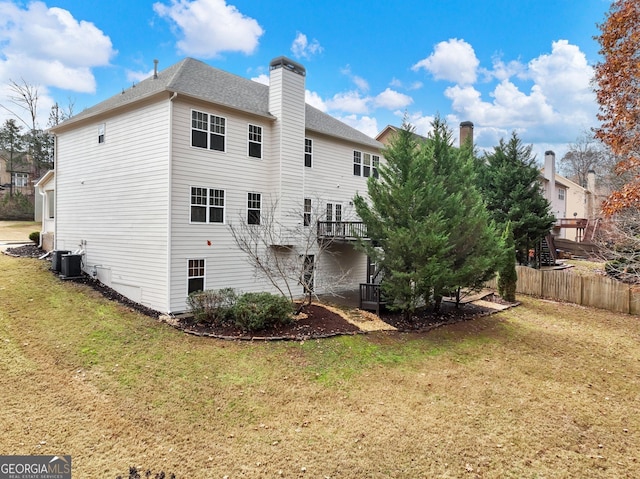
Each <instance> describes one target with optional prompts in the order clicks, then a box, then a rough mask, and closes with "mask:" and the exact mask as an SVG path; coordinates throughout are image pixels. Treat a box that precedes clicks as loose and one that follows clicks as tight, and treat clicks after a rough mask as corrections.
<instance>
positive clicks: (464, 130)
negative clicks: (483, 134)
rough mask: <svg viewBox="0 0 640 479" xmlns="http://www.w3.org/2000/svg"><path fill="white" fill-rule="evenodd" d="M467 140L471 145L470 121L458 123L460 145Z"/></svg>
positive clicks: (471, 123) (471, 124) (471, 128)
mask: <svg viewBox="0 0 640 479" xmlns="http://www.w3.org/2000/svg"><path fill="white" fill-rule="evenodd" d="M467 142H469V143H471V145H473V122H471V121H463V122H462V123H460V146H461V147H462V146H463V145H464V144H465V143H467Z"/></svg>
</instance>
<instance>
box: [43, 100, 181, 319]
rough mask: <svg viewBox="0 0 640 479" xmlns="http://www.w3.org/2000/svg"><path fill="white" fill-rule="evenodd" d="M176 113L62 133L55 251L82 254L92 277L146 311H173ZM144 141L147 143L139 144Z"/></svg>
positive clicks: (162, 108) (159, 108)
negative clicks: (102, 133)
mask: <svg viewBox="0 0 640 479" xmlns="http://www.w3.org/2000/svg"><path fill="white" fill-rule="evenodd" d="M169 109H170V103H169V102H168V101H167V100H165V101H160V102H157V103H147V104H146V105H141V106H140V107H139V108H138V109H137V110H135V111H129V112H123V113H120V114H118V115H117V116H113V117H111V118H109V120H108V123H109V140H108V141H105V142H104V143H102V144H99V143H98V142H97V141H96V125H95V123H93V124H87V125H86V126H78V127H76V129H74V130H73V131H70V132H61V133H59V135H58V137H57V140H56V143H57V158H56V203H57V218H56V223H57V230H56V240H55V241H56V248H57V249H67V250H71V251H75V250H78V249H80V248H82V249H83V250H84V251H85V255H84V258H83V263H84V269H85V271H90V270H91V268H92V267H93V266H94V265H98V266H99V267H98V268H97V271H98V279H100V280H101V281H102V282H104V283H105V284H107V286H110V287H111V288H113V289H115V290H116V291H119V292H121V293H123V294H126V295H127V296H128V297H130V298H131V299H133V300H134V301H137V302H139V303H141V304H143V305H145V306H148V307H151V308H153V309H156V310H159V311H167V310H168V303H167V282H166V279H167V261H166V260H167V248H168V243H167V241H168V231H167V218H168V210H169V203H168V202H169V195H167V194H166V193H165V192H166V190H167V186H168V184H169V183H168V181H169V177H168V172H169V163H168V158H169ZM141 138H144V139H145V141H140V139H141Z"/></svg>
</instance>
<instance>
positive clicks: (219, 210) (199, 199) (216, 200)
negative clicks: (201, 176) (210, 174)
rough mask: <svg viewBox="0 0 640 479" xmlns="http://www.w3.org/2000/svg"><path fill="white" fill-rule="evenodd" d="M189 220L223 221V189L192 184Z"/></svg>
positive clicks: (200, 221) (201, 221) (202, 221)
mask: <svg viewBox="0 0 640 479" xmlns="http://www.w3.org/2000/svg"><path fill="white" fill-rule="evenodd" d="M191 222H192V223H224V190H218V189H215V188H204V187H200V186H192V187H191Z"/></svg>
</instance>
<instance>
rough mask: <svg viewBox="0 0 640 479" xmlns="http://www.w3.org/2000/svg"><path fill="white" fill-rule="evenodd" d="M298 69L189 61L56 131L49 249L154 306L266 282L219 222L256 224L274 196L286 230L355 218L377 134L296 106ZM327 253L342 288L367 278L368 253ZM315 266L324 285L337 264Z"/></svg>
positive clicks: (176, 305) (340, 249) (285, 63)
mask: <svg viewBox="0 0 640 479" xmlns="http://www.w3.org/2000/svg"><path fill="white" fill-rule="evenodd" d="M305 75H306V71H305V69H304V67H303V66H302V65H299V64H297V63H295V62H293V61H291V60H289V59H287V58H284V57H279V58H276V59H275V60H273V61H272V62H271V64H270V85H269V86H266V85H263V84H261V83H257V82H254V81H251V80H247V79H244V78H241V77H238V76H235V75H232V74H230V73H227V72H224V71H221V70H218V69H215V68H212V67H210V66H208V65H206V64H204V63H202V62H200V61H197V60H194V59H191V58H186V59H184V60H182V61H180V62H179V63H177V64H175V65H172V66H171V67H169V68H167V69H166V70H164V71H161V72H157V71H156V72H155V73H154V75H153V76H152V77H151V78H148V79H146V80H144V81H142V82H140V83H139V84H137V85H135V86H134V87H132V88H129V89H127V90H124V91H122V93H119V94H117V95H115V96H113V97H111V98H109V99H107V100H105V101H104V102H102V103H100V104H98V105H96V106H94V107H92V108H89V109H87V110H85V111H83V112H82V113H80V114H78V115H76V116H75V117H73V118H71V119H69V120H67V121H65V122H63V123H61V124H60V125H57V126H55V127H53V128H52V129H51V132H52V133H53V134H54V135H55V137H56V159H55V160H56V163H55V164H56V169H55V223H56V226H55V249H57V250H72V251H73V250H80V251H81V254H82V263H83V266H82V268H83V270H84V271H85V272H88V273H90V274H93V275H94V276H96V277H97V278H98V279H99V280H100V281H102V282H103V283H105V284H106V285H107V286H110V287H111V288H113V289H115V290H116V291H118V292H120V293H122V294H124V295H125V296H127V297H128V298H130V299H132V300H134V301H136V302H138V303H140V304H143V305H145V306H148V307H150V308H153V309H156V310H158V311H161V312H169V313H178V312H182V311H185V310H186V298H187V295H188V294H189V293H190V292H191V291H195V290H198V289H218V288H224V287H233V288H236V289H238V290H240V291H268V290H270V287H269V286H268V285H267V283H266V281H264V280H262V279H261V278H259V277H257V276H256V272H255V270H254V269H253V268H252V267H250V266H249V265H248V263H247V262H246V260H245V258H244V257H243V255H242V254H241V253H240V251H239V250H238V249H237V246H236V244H235V243H234V240H233V239H232V236H231V234H230V231H229V228H228V225H229V224H230V223H237V222H241V221H242V222H245V223H249V224H253V223H258V222H261V221H263V218H264V216H265V212H266V209H268V208H270V205H272V204H274V202H277V207H276V210H275V215H276V217H277V218H279V219H280V220H281V221H282V222H283V223H286V224H289V225H296V224H299V223H300V222H301V221H303V218H304V223H305V224H306V223H307V213H308V212H309V210H310V209H312V208H313V209H316V210H318V209H319V210H321V211H323V212H326V218H325V219H327V220H330V221H333V222H334V223H340V224H343V223H344V222H346V221H348V220H351V219H357V218H355V212H354V209H353V205H352V201H351V200H352V198H353V197H354V195H355V193H356V192H359V193H360V194H366V191H367V186H366V183H367V177H368V176H372V175H374V174H375V172H376V167H377V165H378V162H379V161H380V148H381V146H382V145H381V144H380V143H379V142H377V141H375V140H374V139H372V138H370V137H368V136H366V135H365V134H363V133H361V132H359V131H357V130H355V129H353V128H351V127H349V126H347V125H346V124H344V123H342V122H340V121H338V120H336V119H335V118H333V117H331V116H329V115H327V114H325V113H323V112H321V111H319V110H317V109H315V108H313V107H311V106H309V105H307V104H305ZM292 212H295V214H292ZM303 212H304V213H305V214H304V215H303ZM308 228H314V230H313V231H315V228H316V224H315V222H313V223H312V224H309V226H308ZM288 241H289V239H286V238H283V239H282V240H281V241H277V242H278V243H281V244H280V245H279V244H274V245H273V246H272V247H273V248H274V249H275V250H277V249H278V247H279V246H281V245H283V244H288ZM332 248H334V250H335V251H336V252H337V253H339V254H340V260H339V261H340V263H341V264H340V266H341V267H342V268H344V269H346V270H349V271H350V273H349V275H348V281H349V286H350V287H353V288H356V287H357V284H359V283H361V282H366V279H367V278H366V274H367V257H366V255H365V254H364V253H361V252H359V251H357V250H356V249H355V248H354V247H353V243H350V242H348V241H346V239H345V241H344V242H336V243H335V244H334V245H333V246H332ZM306 259H307V258H305V260H306ZM308 259H309V260H311V261H313V258H308ZM318 264H319V265H322V264H324V268H325V270H320V268H322V266H319V267H318V271H316V272H315V275H316V287H317V292H318V293H322V292H324V291H323V287H324V286H323V284H326V281H323V279H326V278H329V277H332V275H333V273H335V272H336V271H334V270H337V269H338V265H337V264H336V262H333V263H332V262H330V261H324V262H322V261H318ZM302 293H303V290H302V287H300V294H301V295H302Z"/></svg>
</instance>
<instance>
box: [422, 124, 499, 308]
mask: <svg viewBox="0 0 640 479" xmlns="http://www.w3.org/2000/svg"><path fill="white" fill-rule="evenodd" d="M428 138H429V141H428V142H427V143H426V144H425V148H426V151H427V155H428V158H429V161H430V162H431V163H432V164H433V165H434V176H433V178H431V181H436V182H441V183H442V185H443V188H444V191H445V198H444V200H443V201H442V203H441V204H440V205H437V207H438V208H439V209H440V211H441V214H442V215H443V217H444V218H445V221H446V228H447V231H449V233H450V235H449V242H448V244H449V249H448V251H447V254H446V257H445V258H446V263H448V264H449V265H450V267H449V268H448V269H447V270H445V271H443V272H441V274H440V275H439V280H440V282H436V283H435V284H434V285H433V286H434V291H433V295H434V302H435V308H436V310H437V309H438V308H439V305H440V299H441V297H442V296H444V295H445V294H450V293H451V292H458V293H459V291H460V289H461V288H469V289H472V290H475V289H479V288H480V287H481V286H482V285H483V284H484V283H485V282H486V281H487V280H488V279H490V278H491V277H492V276H493V275H494V272H495V269H496V258H497V252H498V250H499V248H498V233H497V232H496V229H495V227H494V226H493V224H492V222H491V219H490V216H489V213H488V212H487V210H486V207H485V205H484V201H483V198H482V195H481V193H480V190H479V189H478V187H477V182H478V180H477V177H476V168H475V159H474V156H473V147H472V145H463V147H462V148H459V149H458V148H455V147H454V146H453V140H452V132H451V130H450V129H449V128H448V126H447V124H446V123H445V122H444V121H442V120H441V119H440V118H436V119H435V120H434V122H433V130H432V133H431V134H430V135H429V137H428Z"/></svg>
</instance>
